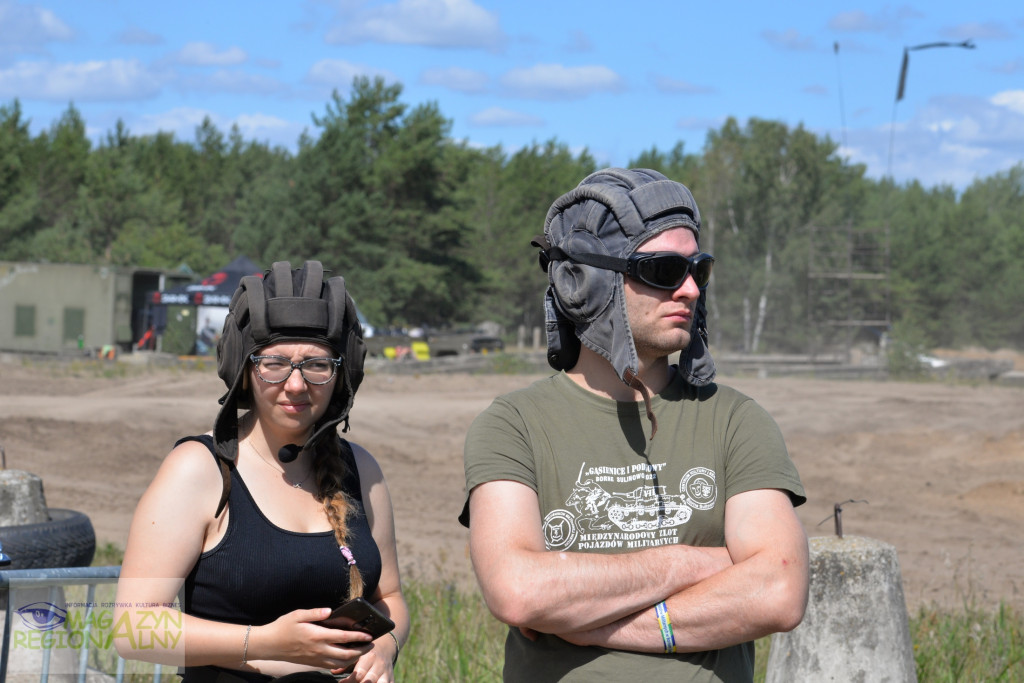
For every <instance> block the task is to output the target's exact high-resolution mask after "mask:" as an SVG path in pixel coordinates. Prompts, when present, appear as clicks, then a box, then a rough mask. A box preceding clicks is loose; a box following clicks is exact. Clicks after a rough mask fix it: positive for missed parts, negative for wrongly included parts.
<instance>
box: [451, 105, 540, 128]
mask: <svg viewBox="0 0 1024 683" xmlns="http://www.w3.org/2000/svg"><path fill="white" fill-rule="evenodd" d="M469 124H470V125H471V126H481V127H482V126H543V125H544V119H542V118H539V117H537V116H534V115H532V114H524V113H523V112H518V111H512V110H510V109H502V108H501V107H489V108H488V109H484V110H483V111H480V112H477V113H476V114H473V115H472V116H470V117H469Z"/></svg>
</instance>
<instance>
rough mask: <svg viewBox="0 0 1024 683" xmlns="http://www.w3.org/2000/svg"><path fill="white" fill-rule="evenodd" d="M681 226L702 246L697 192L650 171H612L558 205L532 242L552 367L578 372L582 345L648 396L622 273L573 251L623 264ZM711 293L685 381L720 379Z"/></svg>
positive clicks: (684, 365) (700, 311) (701, 306)
mask: <svg viewBox="0 0 1024 683" xmlns="http://www.w3.org/2000/svg"><path fill="white" fill-rule="evenodd" d="M679 227H683V228H688V229H689V230H691V231H693V234H694V236H695V237H696V238H697V240H698V242H699V240H700V228H701V222H700V211H699V210H698V208H697V203H696V201H694V199H693V194H691V192H690V190H689V189H688V188H687V187H686V186H685V185H683V184H682V183H678V182H675V181H673V180H669V179H668V178H666V177H665V176H664V175H662V174H661V173H659V172H657V171H652V170H649V169H632V170H626V169H622V168H606V169H603V170H601V171H597V172H596V173H592V174H590V175H589V176H587V177H586V178H584V179H583V180H582V181H581V182H580V184H579V185H578V186H577V187H576V188H575V189H573V190H571V191H569V192H567V193H566V194H564V195H562V196H561V197H559V198H558V199H557V200H555V202H554V204H552V205H551V208H550V209H549V210H548V214H547V218H546V219H545V221H544V235H543V236H542V237H538V238H536V239H535V240H534V242H533V244H534V246H537V247H540V248H541V254H540V263H541V268H542V269H544V270H545V271H546V272H547V274H548V283H549V284H548V289H547V292H546V294H545V297H544V311H545V326H546V333H547V342H548V363H549V364H550V365H551V366H552V367H553V368H554V369H556V370H569V369H572V367H573V366H574V365H575V364H576V361H577V359H578V358H579V351H580V344H581V343H582V344H584V345H586V346H587V348H589V349H591V350H592V351H594V352H595V353H597V354H599V355H601V356H603V357H604V358H606V359H607V360H608V362H609V363H611V364H612V367H613V368H615V372H616V374H617V375H618V377H619V379H621V380H622V381H623V382H624V383H625V384H627V385H628V386H632V387H636V388H639V389H640V390H641V392H642V393H644V396H645V399H646V398H647V394H646V388H644V387H643V385H642V384H640V382H639V379H638V373H639V369H640V367H639V366H640V361H639V358H638V357H637V352H636V346H635V344H634V342H633V334H632V331H631V330H630V327H629V318H628V316H627V314H626V301H625V289H624V275H623V274H621V273H618V272H614V271H611V270H606V269H603V268H598V267H594V266H590V265H584V264H583V263H579V262H577V261H576V260H575V259H573V260H570V259H571V258H572V256H573V255H575V254H600V255H605V256H610V257H614V258H620V259H624V258H627V257H628V256H630V255H632V254H633V253H634V252H635V251H636V250H637V248H638V247H639V246H640V245H641V244H643V243H644V242H646V241H647V240H649V239H650V238H652V237H654V236H655V235H657V234H659V233H662V232H664V231H666V230H669V229H671V228H679ZM565 256H568V257H569V258H565ZM705 296H706V295H705V293H704V292H701V295H700V297H699V299H698V301H697V306H696V310H695V311H694V321H693V330H694V332H695V334H693V335H692V339H691V341H690V345H689V346H688V347H687V348H686V349H685V350H684V352H683V353H682V354H681V357H680V360H679V370H680V372H681V373H682V376H683V377H684V378H685V379H686V381H687V382H689V383H690V384H693V385H696V386H703V385H706V384H710V383H711V382H712V381H713V380H714V378H715V363H714V361H713V360H712V358H711V354H710V352H709V351H708V346H707V313H706V311H707V309H706V303H705V301H706V299H705ZM637 385H639V386H637ZM648 407H649V406H648ZM652 418H653V416H652ZM652 436H653V434H652Z"/></svg>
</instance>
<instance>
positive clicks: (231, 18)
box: [0, 0, 1024, 189]
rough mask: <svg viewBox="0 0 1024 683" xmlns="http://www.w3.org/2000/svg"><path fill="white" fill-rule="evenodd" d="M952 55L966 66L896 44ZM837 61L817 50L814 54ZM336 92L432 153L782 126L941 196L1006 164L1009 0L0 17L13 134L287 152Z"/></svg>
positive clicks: (17, 7)
mask: <svg viewBox="0 0 1024 683" xmlns="http://www.w3.org/2000/svg"><path fill="white" fill-rule="evenodd" d="M964 40H971V41H972V43H973V44H974V45H975V46H976V47H975V48H974V49H965V48H960V47H936V48H928V49H921V50H916V51H911V52H910V53H909V54H910V62H909V69H908V74H907V75H908V78H907V82H906V90H905V96H904V98H903V100H902V101H900V102H898V103H896V90H897V82H898V78H899V71H900V63H901V60H902V57H903V51H904V48H907V47H914V46H919V45H926V44H931V43H954V44H956V43H960V42H962V41H964ZM837 44H838V52H837V51H836V45H837ZM355 75H367V76H376V75H380V76H383V77H384V78H385V79H387V80H388V81H389V82H394V81H398V82H400V83H401V84H402V85H403V88H404V91H403V95H402V101H403V102H405V103H407V104H409V105H417V104H421V103H426V102H436V103H437V105H438V107H439V108H440V111H441V113H442V114H443V115H444V116H445V117H446V118H448V119H450V120H451V122H452V129H451V132H452V137H454V138H456V139H459V140H466V141H468V142H469V143H470V144H473V145H480V146H490V145H495V144H500V145H501V146H502V147H503V148H504V149H505V150H506V151H507V152H510V153H511V152H514V151H515V150H516V149H518V148H520V147H522V146H524V145H529V144H531V143H533V142H537V143H543V142H546V141H548V140H550V139H557V140H558V141H559V142H562V143H565V144H567V145H569V147H570V148H571V149H572V150H573V151H574V152H578V151H580V150H582V149H583V148H584V147H585V148H587V149H589V150H590V152H591V153H592V154H593V155H594V157H595V158H596V159H597V161H598V163H599V164H601V165H624V164H627V163H628V161H629V159H630V158H631V157H634V156H636V155H638V154H639V153H640V152H642V151H644V150H647V149H650V148H651V147H652V146H657V147H658V148H659V149H662V150H665V151H667V150H669V149H671V148H672V147H673V146H674V145H675V144H676V143H677V142H679V141H682V142H683V143H684V145H685V150H686V151H688V152H699V151H700V150H701V149H702V147H703V144H704V141H705V138H706V135H707V132H708V130H709V129H716V128H718V127H720V126H721V125H722V123H723V122H724V121H725V119H726V117H728V116H733V117H736V118H737V119H738V120H740V121H741V122H745V121H746V120H747V119H748V118H749V117H758V118H763V119H771V120H779V121H783V122H785V123H786V124H788V125H790V126H796V125H799V124H802V125H803V126H804V127H805V128H807V129H809V130H811V131H814V132H815V133H817V134H820V135H825V134H827V135H829V136H831V137H832V139H833V140H835V141H836V142H838V143H840V144H841V150H840V151H841V154H843V155H844V156H846V157H848V158H849V159H850V160H852V161H855V162H859V163H864V164H866V165H867V168H868V175H869V176H871V177H875V178H879V177H882V176H885V175H892V176H893V177H894V178H896V179H897V180H898V181H900V182H903V181H906V180H909V179H917V180H919V181H920V182H921V183H923V184H924V185H926V186H934V185H937V184H948V185H953V186H954V187H956V188H957V189H963V188H964V187H966V186H967V185H969V184H970V183H971V181H972V180H974V179H975V178H978V177H987V176H990V175H992V174H994V173H996V172H999V171H1005V170H1007V169H1008V168H1010V167H1011V166H1013V165H1014V164H1017V163H1020V162H1021V161H1022V160H1024V3H1019V2H1010V1H1009V0H1002V1H1000V2H994V1H991V0H977V1H974V2H951V1H948V0H928V1H927V2H925V1H924V0H916V2H915V3H913V4H890V3H884V2H869V1H865V0H861V1H859V2H851V3H837V2H822V1H818V2H806V1H803V0H792V1H790V2H785V3H768V2H749V3H737V2H733V3H725V2H719V3H716V2H709V1H707V0H705V1H704V2H699V3H698V2H690V1H688V0H649V1H644V0H639V1H634V2H622V1H621V0H620V1H618V2H610V1H605V0H591V1H589V2H587V1H584V0H552V1H548V2H537V1H536V0H506V1H505V2H498V1H497V0H386V1H364V0H331V1H328V0H294V1H288V0H277V1H275V2H271V1H264V0H247V1H245V2H241V1H237V0H205V1H204V2H196V1H193V0H178V1H176V2H166V1H165V0H147V1H145V2H143V1H141V0H140V1H136V2H129V1H127V0H54V1H52V2H46V1H44V2H28V1H19V0H0V103H2V104H4V105H8V104H10V103H11V102H12V101H13V100H14V99H15V98H17V99H18V100H19V101H20V103H21V106H22V110H23V114H24V115H25V116H26V117H28V118H29V119H31V122H32V130H33V132H38V131H39V130H42V129H45V128H48V127H49V126H50V125H51V124H52V123H53V122H55V121H56V120H57V119H58V118H59V116H60V115H61V113H62V112H64V111H65V110H66V109H67V107H68V104H69V103H70V102H74V104H75V106H76V107H77V108H78V109H79V110H80V111H81V112H82V115H83V117H84V119H85V121H86V124H87V126H88V129H89V131H88V132H89V135H90V136H91V137H93V138H94V139H95V140H100V139H102V137H103V136H104V135H105V134H106V133H107V132H108V131H110V130H111V129H113V127H114V126H115V124H116V122H117V120H118V119H121V120H123V121H124V123H125V124H126V125H127V127H128V129H129V131H130V132H131V133H132V134H134V135H142V134H148V133H153V132H155V131H157V130H163V131H171V132H174V133H175V135H176V136H177V138H178V139H182V140H192V139H193V138H194V131H195V127H196V126H197V125H198V124H199V123H200V122H201V121H202V119H203V117H204V116H209V117H210V118H211V120H212V121H213V122H214V123H215V124H216V125H217V126H218V127H219V128H220V129H221V130H222V131H224V132H227V131H228V130H229V129H230V127H231V126H232V125H233V124H237V125H238V126H239V128H240V130H241V131H242V134H243V136H244V137H245V138H247V139H256V140H261V141H266V142H269V143H271V144H274V145H281V146H284V147H288V148H290V149H295V147H296V142H297V140H298V137H299V135H300V134H301V133H302V131H303V130H308V131H309V132H310V133H311V134H313V135H315V134H316V132H317V129H316V127H315V125H314V124H313V122H312V116H313V115H320V114H323V113H324V111H325V107H326V105H327V103H328V102H329V99H330V94H331V91H332V90H333V89H337V90H338V91H339V93H340V94H341V95H342V96H343V97H345V96H347V94H348V89H349V86H350V84H351V81H352V77H353V76H355Z"/></svg>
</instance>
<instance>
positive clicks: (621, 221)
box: [460, 168, 808, 683]
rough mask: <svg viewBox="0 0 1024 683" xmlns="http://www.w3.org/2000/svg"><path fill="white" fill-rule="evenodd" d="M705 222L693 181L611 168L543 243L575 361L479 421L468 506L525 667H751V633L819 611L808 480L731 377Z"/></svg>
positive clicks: (488, 593) (644, 672) (611, 676)
mask: <svg viewBox="0 0 1024 683" xmlns="http://www.w3.org/2000/svg"><path fill="white" fill-rule="evenodd" d="M700 229H701V222H700V214H699V212H698V210H697V205H696V203H695V202H694V200H693V196H692V195H691V194H690V191H689V190H688V189H687V188H686V187H685V186H684V185H681V184H680V183H677V182H673V181H670V180H668V179H667V178H665V176H663V175H661V174H660V173H657V172H655V171H649V170H624V169H614V168H610V169H605V170H603V171H599V172H597V173H594V174H592V175H590V176H588V177H587V178H585V179H584V180H583V181H582V182H581V183H580V184H579V186H578V187H577V188H576V189H574V190H572V191H571V192H569V193H568V194H565V195H563V196H562V197H561V198H559V199H558V200H556V201H555V203H554V204H553V205H552V207H551V208H550V210H549V211H548V214H547V219H546V221H545V224H544V235H543V236H541V237H538V238H537V240H536V241H535V243H534V244H535V245H536V246H539V247H540V248H541V254H540V260H541V266H542V267H543V268H544V270H545V271H546V272H547V275H548V282H549V287H548V290H547V294H546V298H545V302H544V309H545V314H546V318H547V335H548V359H549V362H550V364H551V365H552V366H553V367H554V368H555V369H556V370H560V371H561V372H559V373H558V374H556V375H554V376H552V377H549V378H547V379H543V380H540V381H538V382H536V383H534V384H533V385H531V386H530V387H528V388H526V389H522V390H520V391H516V392H513V393H510V394H507V395H505V396H502V397H499V398H498V399H497V400H495V401H494V402H493V403H492V404H491V406H490V407H489V408H488V409H487V410H486V411H485V412H484V413H482V414H481V415H480V416H478V417H477V419H476V420H475V421H474V423H473V425H472V427H471V428H470V431H469V434H468V436H467V439H466V446H465V466H466V490H467V491H468V498H467V501H466V505H465V508H464V510H463V513H462V516H461V517H460V520H461V521H462V522H463V524H466V525H468V526H469V535H470V551H471V555H472V561H473V567H474V570H475V572H476V576H477V579H478V580H479V583H480V586H481V587H482V589H483V595H484V598H485V600H486V602H487V605H488V607H489V608H490V610H491V611H492V612H493V613H494V615H495V616H496V617H497V618H498V619H500V620H501V621H503V622H505V623H507V624H509V625H510V626H511V627H512V628H510V629H509V633H508V637H507V640H506V643H505V665H504V667H505V668H504V679H505V680H506V681H524V682H527V681H528V682H530V683H536V682H538V681H585V682H588V683H589V682H592V681H634V680H635V681H730V682H735V681H750V680H752V679H753V665H754V647H753V642H752V641H754V640H755V639H756V638H759V637H761V636H764V635H767V634H769V633H772V632H775V631H784V630H789V629H792V628H794V627H795V626H796V625H797V624H798V623H799V622H800V620H801V619H802V618H803V613H804V609H805V607H806V604H807V590H808V566H807V565H808V550H807V539H806V536H805V533H804V530H803V528H802V527H801V525H800V522H799V521H798V519H797V517H796V514H795V512H794V509H793V508H794V505H800V504H801V503H803V502H804V500H805V498H804V491H803V487H802V486H801V483H800V479H799V477H798V475H797V472H796V469H795V468H794V466H793V464H792V462H791V461H790V459H789V456H788V453H787V451H786V447H785V444H784V443H783V440H782V435H781V433H780V431H779V429H778V427H777V426H776V424H775V422H774V421H773V420H772V419H771V418H770V417H769V416H768V414H767V413H766V412H765V411H764V410H763V409H762V408H761V407H760V406H758V405H757V404H756V403H755V402H754V401H753V400H751V399H750V398H748V397H746V396H744V395H742V394H740V393H738V392H737V391H735V390H733V389H730V388H728V387H725V386H723V385H719V384H715V383H714V381H713V380H714V377H715V367H714V363H713V362H712V359H711V356H710V353H709V351H708V348H707V339H706V334H707V333H706V322H705V307H704V291H705V288H706V287H707V285H708V283H709V280H710V276H711V266H712V263H713V262H714V259H713V258H712V257H711V256H710V255H709V254H705V253H702V252H701V251H700V247H699V244H698V238H699V237H700ZM680 351H682V352H683V353H682V355H681V359H680V362H679V365H670V364H669V360H668V358H669V356H670V355H672V354H675V353H677V352H680Z"/></svg>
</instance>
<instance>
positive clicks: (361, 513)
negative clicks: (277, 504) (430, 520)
mask: <svg viewBox="0 0 1024 683" xmlns="http://www.w3.org/2000/svg"><path fill="white" fill-rule="evenodd" d="M182 441H199V442H201V443H203V444H204V445H206V447H207V448H209V449H210V453H211V454H212V453H213V439H212V438H211V437H210V436H209V435H205V434H204V435H202V436H198V437H186V438H184V439H181V441H179V442H178V443H181V442H182ZM341 451H342V457H343V458H344V459H345V467H346V470H347V472H348V474H346V476H345V479H344V480H343V482H342V488H343V489H344V491H345V493H347V494H348V496H349V498H350V499H351V500H352V501H353V507H354V509H353V510H352V511H351V512H350V513H349V517H348V547H349V548H350V549H351V550H352V554H353V555H354V556H355V558H356V562H357V566H358V568H359V572H360V573H361V574H362V576H363V583H364V588H363V597H366V598H368V599H369V598H370V596H372V595H373V593H374V592H375V591H376V590H377V584H378V582H379V581H380V572H381V559H380V550H379V549H378V548H377V544H376V542H375V541H374V540H373V536H372V535H371V534H370V526H369V524H368V522H367V520H366V513H365V510H364V508H363V497H362V491H361V489H360V486H359V472H358V470H357V469H356V464H355V460H354V459H353V457H352V452H351V448H350V447H349V446H348V444H347V443H345V444H343V447H342V449H341ZM214 457H216V456H214ZM230 469H231V491H230V493H229V495H228V510H229V516H228V528H227V530H226V531H225V533H224V538H222V539H221V540H220V542H219V543H218V544H217V545H216V546H214V547H213V548H211V549H210V550H207V551H206V552H204V553H202V554H201V555H200V556H199V560H198V561H197V562H196V565H195V566H194V567H193V568H192V571H191V572H190V573H189V575H188V577H187V578H186V579H185V592H184V611H185V613H186V614H192V615H195V616H197V617H201V618H203V619H210V620H212V621H221V622H227V623H232V624H247V625H248V624H252V625H253V626H261V625H263V624H268V623H270V622H271V621H273V620H275V619H277V618H278V617H279V616H281V615H282V614H286V613H288V612H291V611H293V610H296V609H312V608H314V607H336V606H338V605H340V604H341V603H342V602H344V601H345V600H347V599H348V589H349V579H348V563H347V562H346V561H345V558H344V557H343V556H342V554H341V552H340V551H339V550H338V544H337V542H336V541H335V539H334V532H333V531H324V532H318V533H309V534H307V533H299V532H295V531H288V530H286V529H281V528H280V527H277V526H275V525H274V524H272V523H271V522H270V520H268V519H267V518H266V517H265V516H264V515H263V512H262V511H261V510H260V509H259V507H258V506H257V505H256V501H254V500H253V498H252V494H251V493H249V489H248V488H247V487H246V486H245V482H244V481H243V480H242V477H241V475H239V473H238V470H237V469H236V468H235V466H234V464H231V466H230ZM239 658H241V653H239ZM201 668H207V667H201ZM210 668H214V667H210ZM193 672H194V673H199V672H198V671H195V670H194V669H193V668H192V667H189V668H188V669H186V670H185V671H184V672H183V673H186V677H185V680H186V681H187V680H188V679H189V678H190V677H191V676H189V675H188V674H189V673H193ZM233 673H235V674H236V675H239V676H242V677H244V678H246V679H249V680H253V681H260V680H267V677H265V676H259V675H252V674H245V673H243V672H241V671H235V672H233Z"/></svg>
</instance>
